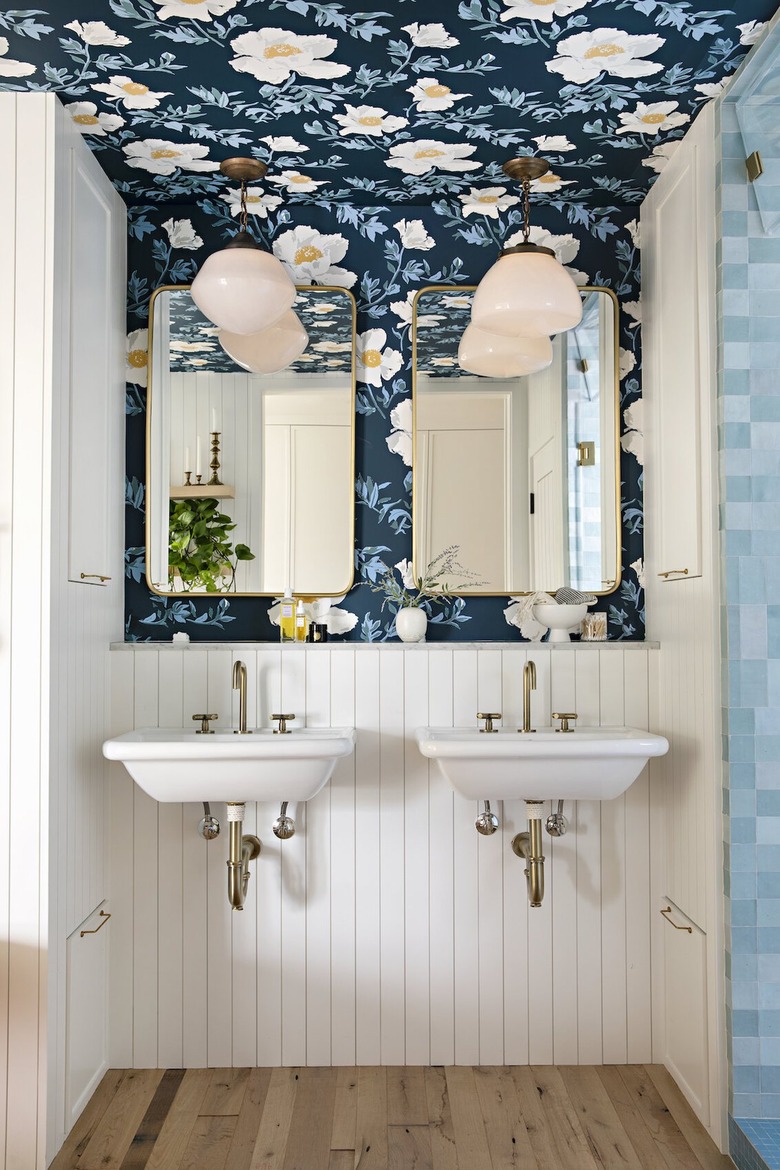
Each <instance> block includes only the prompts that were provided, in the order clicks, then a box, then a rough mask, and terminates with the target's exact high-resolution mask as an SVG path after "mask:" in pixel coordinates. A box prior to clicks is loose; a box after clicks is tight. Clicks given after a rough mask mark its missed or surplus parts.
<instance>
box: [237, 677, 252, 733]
mask: <svg viewBox="0 0 780 1170" xmlns="http://www.w3.org/2000/svg"><path fill="white" fill-rule="evenodd" d="M233 690H234V691H236V690H237V691H238V730H237V731H234V732H233V734H234V735H251V734H252V732H251V731H247V727H246V666H245V665H244V663H243V662H241V661H240V660H239V661H238V662H234V663H233Z"/></svg>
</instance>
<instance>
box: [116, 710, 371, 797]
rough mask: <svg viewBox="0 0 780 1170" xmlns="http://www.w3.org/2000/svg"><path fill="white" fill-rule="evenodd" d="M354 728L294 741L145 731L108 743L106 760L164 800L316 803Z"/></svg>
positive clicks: (263, 735) (315, 732) (313, 731)
mask: <svg viewBox="0 0 780 1170" xmlns="http://www.w3.org/2000/svg"><path fill="white" fill-rule="evenodd" d="M354 745H355V732H354V729H353V728H351V727H303V728H299V729H293V730H292V731H291V732H290V733H289V735H275V734H274V733H273V731H272V730H271V729H270V728H265V727H264V728H259V729H256V730H254V731H253V733H252V735H234V734H233V732H232V731H217V732H215V734H214V735H198V734H196V732H195V731H194V730H193V731H189V730H182V729H181V728H171V729H165V728H159V727H150V728H140V729H138V730H136V731H128V732H126V733H125V734H124V735H118V736H116V737H115V738H114V739H108V740H106V742H105V743H104V744H103V755H104V756H105V757H106V758H107V759H109V760H120V761H121V762H122V763H123V764H124V766H125V767H126V768H127V770H128V772H129V773H130V775H131V776H132V777H133V779H134V780H135V782H136V784H138V785H139V786H140V787H141V788H143V790H144V792H147V793H148V794H149V796H152V797H154V799H155V800H161V801H177V802H178V801H198V800H227V801H235V802H242V801H253V800H272V801H277V800H278V801H280V802H281V801H283V800H288V801H294V800H311V798H312V797H313V796H316V794H317V793H318V792H319V791H320V789H321V788H323V787H324V786H325V785H326V784H327V782H328V780H330V778H331V776H332V774H333V769H334V768H335V766H336V760H337V759H339V757H340V756H348V755H350V754H351V752H352V750H353V748H354Z"/></svg>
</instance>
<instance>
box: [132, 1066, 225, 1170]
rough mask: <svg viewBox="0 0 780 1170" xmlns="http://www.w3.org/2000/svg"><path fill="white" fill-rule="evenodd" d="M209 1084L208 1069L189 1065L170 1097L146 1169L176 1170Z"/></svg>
mask: <svg viewBox="0 0 780 1170" xmlns="http://www.w3.org/2000/svg"><path fill="white" fill-rule="evenodd" d="M210 1084H211V1069H208V1068H189V1069H187V1071H186V1073H185V1074H184V1080H183V1081H182V1083H181V1085H180V1087H179V1091H178V1093H177V1094H176V1096H175V1097H174V1099H173V1104H172V1105H171V1107H170V1109H169V1111H168V1116H167V1117H166V1118H165V1121H164V1122H163V1125H162V1129H161V1130H160V1135H159V1137H158V1138H157V1141H156V1142H155V1144H154V1149H153V1150H152V1152H151V1154H150V1155H149V1161H148V1162H147V1163H146V1167H145V1170H179V1166H180V1165H181V1160H182V1158H183V1157H184V1151H185V1150H186V1148H187V1143H188V1142H189V1140H190V1134H191V1133H192V1129H193V1126H194V1125H195V1122H196V1121H197V1118H198V1113H199V1111H200V1107H201V1103H202V1101H203V1098H204V1097H205V1095H206V1092H207V1090H208V1087H209V1085H210Z"/></svg>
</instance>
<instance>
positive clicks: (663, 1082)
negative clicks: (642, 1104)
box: [645, 1064, 733, 1170]
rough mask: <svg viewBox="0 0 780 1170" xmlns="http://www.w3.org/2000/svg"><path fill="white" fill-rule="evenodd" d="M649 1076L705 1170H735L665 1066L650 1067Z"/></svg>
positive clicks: (654, 1065)
mask: <svg viewBox="0 0 780 1170" xmlns="http://www.w3.org/2000/svg"><path fill="white" fill-rule="evenodd" d="M645 1072H646V1073H647V1075H648V1076H649V1077H650V1079H651V1081H652V1082H653V1084H654V1085H655V1088H656V1090H657V1092H658V1094H659V1096H660V1097H661V1099H662V1100H663V1102H664V1104H665V1105H666V1108H667V1109H668V1110H669V1112H670V1114H671V1115H672V1117H673V1118H674V1120H675V1121H676V1123H677V1127H678V1129H679V1130H680V1132H681V1133H682V1134H683V1136H684V1137H685V1140H686V1141H687V1143H688V1145H689V1146H690V1148H691V1149H692V1150H693V1152H694V1154H695V1155H696V1158H697V1159H698V1161H699V1163H700V1164H701V1166H702V1167H703V1168H704V1170H733V1163H732V1161H731V1158H728V1157H727V1156H726V1155H725V1154H721V1152H720V1150H719V1149H718V1147H717V1146H716V1145H715V1143H714V1141H713V1140H712V1138H711V1137H710V1135H709V1134H708V1133H707V1131H706V1130H705V1129H704V1128H703V1127H702V1125H701V1122H700V1121H699V1120H698V1118H697V1117H696V1115H695V1113H694V1112H693V1110H692V1109H691V1107H690V1105H689V1104H688V1102H687V1101H686V1100H685V1097H684V1096H683V1095H682V1093H681V1091H680V1089H679V1088H678V1087H677V1085H676V1084H675V1082H674V1080H673V1079H672V1077H671V1075H670V1073H669V1072H668V1071H667V1070H666V1069H665V1068H664V1067H663V1065H660V1064H653V1065H646V1066H645Z"/></svg>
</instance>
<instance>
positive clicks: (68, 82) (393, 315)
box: [0, 0, 775, 640]
mask: <svg viewBox="0 0 780 1170" xmlns="http://www.w3.org/2000/svg"><path fill="white" fill-rule="evenodd" d="M774 7H775V4H774V0H740V2H739V4H738V5H737V4H736V3H733V2H732V6H731V7H716V6H715V5H713V4H709V3H700V4H698V5H697V4H696V3H691V2H688V0H467V2H463V3H461V4H459V5H458V6H457V7H456V6H455V5H454V4H450V3H446V4H443V3H431V4H428V5H426V6H425V13H424V14H425V17H426V18H428V19H427V20H420V19H415V17H419V16H420V15H421V13H420V6H419V5H417V4H415V3H414V0H392V2H391V3H389V4H385V5H384V6H383V7H382V8H381V10H380V9H378V10H377V11H374V12H368V11H365V10H362V9H358V8H357V7H356V6H355V5H353V4H346V3H344V4H342V3H327V2H323V3H310V2H309V0H109V2H108V3H105V2H104V0H91V2H90V0H82V2H78V0H72V2H69V3H67V4H62V3H58V4H57V5H56V9H55V6H54V5H51V4H50V6H49V8H42V9H39V8H35V9H24V10H22V9H19V10H9V9H6V8H4V9H3V10H2V11H0V84H2V85H3V87H4V88H7V89H13V90H41V89H43V90H50V91H55V92H57V93H58V94H59V95H60V97H61V99H62V101H63V102H64V104H65V105H66V108H67V109H68V112H69V114H70V115H71V117H73V119H74V122H75V123H76V125H78V127H79V128H80V130H81V131H82V132H83V133H84V134H85V136H86V138H87V141H88V142H89V144H90V146H91V147H92V148H93V149H94V150H95V151H96V152H97V156H98V158H99V160H100V162H101V164H102V165H103V167H104V168H105V170H106V171H107V173H108V174H109V175H110V176H111V178H112V179H113V181H114V183H115V184H116V186H117V189H118V190H119V191H120V193H121V194H122V195H123V197H124V198H125V200H126V201H127V203H128V204H129V205H130V209H131V241H130V245H131V246H130V267H129V270H130V273H131V277H130V285H129V297H128V300H129V304H128V313H129V330H130V333H129V342H128V353H129V359H128V371H129V373H128V379H129V386H128V395H127V413H128V432H127V491H126V496H127V504H128V508H127V513H128V524H127V543H128V550H127V580H128V588H127V636H128V637H129V638H149V637H152V638H161V637H169V636H170V634H171V632H172V630H173V629H182V628H183V629H186V630H187V631H188V632H189V633H190V634H191V636H193V637H194V638H201V639H207V638H214V637H217V638H219V637H231V638H264V637H273V636H274V634H273V630H272V627H271V626H270V624H269V622H268V619H267V609H268V603H267V602H266V601H263V600H262V599H250V598H244V599H242V598H236V599H230V598H225V597H222V598H220V599H218V600H214V599H205V598H204V599H202V600H189V599H182V598H176V599H170V600H166V599H162V598H157V597H153V596H152V595H150V594H149V592H148V590H147V589H146V587H145V585H144V565H143V561H144V552H143V543H144V541H143V511H142V509H143V496H144V487H143V481H144V437H143V436H144V426H143V422H144V410H145V393H144V385H145V381H146V377H145V370H146V367H145V358H144V346H145V341H146V335H145V329H146V325H147V318H148V300H149V296H150V295H151V292H152V290H153V289H154V287H155V286H157V285H158V284H162V283H168V284H171V283H186V282H188V281H189V280H191V278H192V276H193V274H194V272H195V271H196V269H197V265H198V264H199V263H200V262H201V261H202V259H203V258H204V257H205V256H206V255H207V254H208V252H209V250H211V249H214V248H217V247H220V246H221V244H222V242H223V241H224V239H225V238H226V237H227V236H229V235H230V234H231V233H232V231H233V230H235V218H234V217H235V215H236V212H237V206H236V198H235V193H234V192H233V191H231V190H230V188H229V186H228V185H226V184H225V182H224V180H222V179H221V178H220V177H219V175H218V174H216V173H215V172H216V171H217V167H218V164H219V161H220V160H221V159H222V158H225V157H228V156H230V155H234V154H237V153H247V152H248V153H252V154H254V155H256V156H257V157H259V158H262V159H264V160H265V161H268V162H269V163H270V170H269V175H268V179H267V181H266V183H265V184H264V185H263V186H262V187H258V188H255V189H252V190H251V191H250V210H251V211H252V212H253V215H252V222H253V226H254V228H255V230H256V231H257V232H258V234H260V235H261V236H262V237H263V238H264V240H265V241H266V243H267V244H268V245H269V246H271V247H273V250H274V251H275V253H276V254H277V255H278V256H279V257H280V259H281V260H283V261H284V262H285V263H286V264H287V265H288V267H289V269H290V271H291V273H292V274H293V276H294V278H295V279H296V280H297V282H298V283H301V284H303V283H307V284H308V283H321V284H336V285H340V286H342V287H346V288H350V289H351V290H352V291H353V293H354V294H355V296H356V297H357V300H358V334H359V341H358V359H359V360H358V379H359V384H358V412H359V413H358V452H357V473H358V474H357V484H356V488H357V525H356V543H357V548H356V574H357V579H358V580H360V581H361V582H363V583H364V584H361V585H358V586H357V587H356V588H355V589H354V590H353V591H352V592H351V593H350V594H349V595H348V596H347V598H346V600H345V602H344V605H343V607H344V608H345V609H347V610H350V611H352V612H353V613H354V614H356V615H357V619H358V620H357V623H356V625H355V627H354V629H353V630H352V632H351V633H350V634H349V635H348V636H349V637H352V638H362V639H369V640H381V639H384V638H386V637H388V636H392V633H393V624H392V615H391V614H389V613H388V611H387V610H385V612H384V613H382V612H381V610H380V605H379V602H380V598H379V597H378V596H377V595H376V594H375V593H373V592H371V590H370V588H368V587H366V584H365V583H368V584H370V583H371V582H373V581H375V580H376V578H377V576H378V575H380V574H381V572H382V571H383V570H384V568H385V567H389V566H393V565H394V564H396V563H397V562H399V561H401V560H403V559H404V558H406V557H408V556H409V553H410V547H411V525H410V514H409V512H410V498H411V496H410V491H411V476H410V470H409V468H408V466H407V464H406V462H405V458H408V453H407V452H408V442H407V432H408V429H409V426H410V399H409V394H410V378H409V362H410V348H411V347H410V338H409V325H410V315H411V308H410V300H411V296H412V295H413V294H414V292H415V291H416V290H417V289H418V288H420V287H422V286H423V285H425V284H428V283H434V282H442V283H452V284H464V283H475V282H477V281H478V280H479V279H480V277H481V276H482V275H483V274H484V272H485V271H486V269H487V268H488V267H489V266H490V264H491V263H492V262H493V260H494V258H495V256H496V253H497V250H498V248H499V246H500V244H501V243H502V242H503V241H504V240H505V239H506V238H507V237H511V236H512V235H513V234H515V233H516V232H517V231H518V229H519V226H520V222H521V220H520V214H519V212H518V203H517V194H516V191H515V190H513V188H512V187H511V185H510V184H508V183H507V182H506V181H505V180H504V178H503V176H502V174H501V170H500V164H501V162H502V161H504V160H505V159H506V158H508V157H511V156H513V155H516V154H532V153H541V154H544V155H545V157H548V158H549V159H550V161H551V163H552V173H551V174H550V175H548V176H546V177H545V178H544V179H542V180H540V181H539V182H538V183H537V184H536V185H535V186H536V188H537V192H536V193H537V198H536V200H535V213H534V221H535V223H536V224H537V225H538V228H537V230H536V232H535V236H536V238H539V239H540V242H546V243H551V244H552V246H554V247H555V248H556V251H557V253H558V255H559V258H560V259H561V260H562V262H563V263H565V264H567V265H569V266H570V267H574V268H576V270H577V271H578V272H579V273H581V274H584V277H585V279H587V282H588V283H590V284H604V285H608V286H610V287H612V288H613V289H614V290H615V292H616V293H617V295H618V297H619V298H620V299H621V308H622V315H621V373H622V375H623V379H622V383H621V414H622V426H623V438H622V445H623V458H622V467H621V479H622V499H623V503H622V512H623V548H624V553H623V572H624V580H623V583H622V585H621V588H620V591H619V592H618V593H616V594H614V595H613V596H612V597H608V598H605V599H603V601H602V602H601V604H600V608H604V609H607V610H608V613H609V629H610V636H611V637H617V638H639V637H641V636H642V633H643V629H644V619H643V608H644V593H643V588H642V585H643V575H642V574H643V570H642V561H641V556H642V501H641V491H642V485H641V472H642V467H641V457H642V445H641V429H642V415H641V384H640V380H639V370H640V352H639V327H638V323H639V306H638V240H637V238H636V229H635V221H636V218H637V212H638V204H639V203H640V202H641V199H642V198H643V195H644V193H645V191H646V189H647V186H648V184H649V182H650V181H651V180H652V178H653V175H654V172H657V171H659V170H660V169H662V167H663V166H664V164H665V162H666V160H667V158H668V156H669V154H670V153H671V152H672V151H673V149H674V140H675V139H676V138H679V137H681V136H682V135H683V134H684V132H685V129H686V126H687V125H688V123H689V122H690V120H691V118H692V117H693V116H695V113H696V110H697V108H698V107H699V105H700V104H701V103H702V102H703V101H706V100H708V99H710V98H712V97H713V96H716V95H717V93H718V92H719V91H720V88H721V86H722V82H723V79H724V78H725V77H726V76H728V75H729V74H730V73H731V72H733V70H734V69H735V68H736V65H737V64H738V62H739V61H740V59H741V58H742V56H743V55H744V53H745V52H746V51H747V48H748V47H749V45H750V44H752V43H754V41H755V40H756V39H757V37H758V36H759V35H760V33H761V25H762V22H764V21H766V20H767V19H768V18H769V17H770V16H771V15H772V13H773V11H774ZM369 351H370V355H371V360H370V361H368V362H367V363H365V362H363V361H362V360H361V356H365V355H367V354H368V353H369ZM377 355H379V359H380V360H379V361H378V362H377V360H376V359H377ZM505 604H506V603H505V602H503V601H502V600H501V599H491V598H468V599H466V600H465V601H464V600H457V601H455V602H453V603H451V604H448V605H446V606H445V607H443V608H442V607H439V608H436V609H435V610H434V611H433V623H432V627H431V633H430V636H431V637H432V638H451V639H457V638H460V639H464V638H465V639H481V638H506V637H516V636H517V631H516V630H513V629H511V628H510V627H509V626H508V625H507V624H506V622H505V621H504V618H503V613H502V611H503V608H504V606H505Z"/></svg>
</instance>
